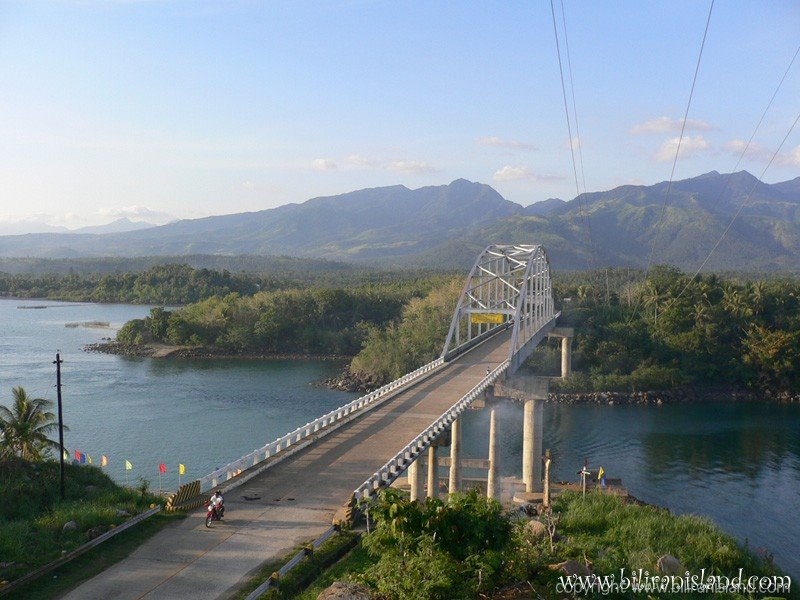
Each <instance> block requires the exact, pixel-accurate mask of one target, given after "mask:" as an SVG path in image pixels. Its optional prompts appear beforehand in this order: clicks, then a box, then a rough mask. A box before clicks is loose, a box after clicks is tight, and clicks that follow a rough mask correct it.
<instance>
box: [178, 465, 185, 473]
mask: <svg viewBox="0 0 800 600" xmlns="http://www.w3.org/2000/svg"><path fill="white" fill-rule="evenodd" d="M178 475H186V465H181V464H179V465H178Z"/></svg>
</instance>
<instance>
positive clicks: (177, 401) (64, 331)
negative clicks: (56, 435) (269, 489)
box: [0, 299, 356, 488]
mask: <svg viewBox="0 0 800 600" xmlns="http://www.w3.org/2000/svg"><path fill="white" fill-rule="evenodd" d="M18 306H47V308H45V309H28V310H22V309H19V308H17V307H18ZM148 312H149V307H146V306H131V305H121V304H116V305H114V304H64V303H57V302H47V301H39V300H18V299H0V402H3V403H6V404H10V398H11V388H12V387H14V386H17V385H21V386H23V387H24V388H25V390H26V391H27V392H28V393H30V394H34V395H36V396H39V397H44V398H48V399H50V400H55V398H56V392H55V388H54V386H55V366H54V365H53V364H52V363H53V360H54V359H55V353H56V351H57V350H61V356H62V359H63V360H64V364H63V365H62V382H63V385H64V388H63V398H64V422H65V423H66V424H67V425H68V426H69V428H70V430H69V431H68V432H66V433H65V436H64V443H65V446H66V447H67V448H68V449H69V450H70V452H73V451H74V450H76V449H77V450H80V451H81V452H84V453H86V454H88V455H89V456H91V457H92V458H93V460H94V461H95V463H98V462H99V460H100V456H101V455H106V456H107V457H108V460H109V466H108V473H109V474H110V475H111V476H112V477H114V478H116V479H118V480H120V481H125V478H126V477H127V478H128V481H129V482H134V481H136V480H137V478H138V477H145V478H147V479H148V480H150V482H151V484H153V485H154V486H156V487H158V485H159V472H158V464H159V463H161V462H163V463H165V464H166V465H167V468H168V473H167V475H166V476H165V481H164V487H165V488H166V487H169V488H174V487H176V485H177V465H178V464H179V463H182V464H184V465H186V476H187V477H189V478H195V477H200V476H202V475H205V474H206V473H209V472H210V471H212V470H213V469H215V468H216V467H218V466H222V465H223V464H226V463H228V462H230V461H231V460H234V459H235V458H239V457H240V456H242V455H244V454H247V453H248V452H251V451H252V450H254V449H256V448H258V447H260V446H262V445H264V444H265V443H266V442H267V441H271V440H274V439H275V438H278V437H280V436H281V435H283V434H284V433H287V432H288V431H291V430H292V429H294V428H295V427H298V426H300V425H302V424H303V423H306V422H308V421H309V420H310V419H312V418H315V417H317V416H319V415H322V414H323V413H325V412H327V411H329V410H331V409H333V408H335V407H337V406H340V405H342V404H345V403H346V402H348V401H349V400H350V399H351V398H353V397H355V396H356V395H355V394H348V393H346V392H339V391H334V390H328V389H326V388H322V387H317V386H314V385H312V383H313V382H316V381H319V380H320V379H322V378H324V377H327V376H329V375H330V374H332V373H334V372H335V371H336V370H337V368H338V366H337V365H336V364H333V363H330V362H322V361H286V360H281V361H277V360H276V361H242V360H152V359H144V358H126V357H120V356H113V355H107V354H98V353H88V352H84V351H82V347H83V346H84V345H86V344H88V343H92V342H98V341H101V339H102V338H103V337H113V336H114V335H115V333H116V331H115V330H114V329H92V328H86V327H77V328H68V327H65V324H66V323H69V322H84V321H107V322H109V323H110V324H111V326H112V327H115V328H118V327H120V326H121V325H122V324H123V323H124V322H125V321H127V320H129V319H134V318H141V317H143V316H145V315H147V314H148ZM125 460H129V461H130V462H131V463H132V464H133V467H134V468H133V470H132V471H130V472H127V473H126V472H125V469H124V464H125V463H124V461H125Z"/></svg>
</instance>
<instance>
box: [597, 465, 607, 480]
mask: <svg viewBox="0 0 800 600" xmlns="http://www.w3.org/2000/svg"><path fill="white" fill-rule="evenodd" d="M605 474H606V472H605V470H604V469H603V467H600V470H599V471H598V472H597V481H600V480H601V479H602V478H603V475H605Z"/></svg>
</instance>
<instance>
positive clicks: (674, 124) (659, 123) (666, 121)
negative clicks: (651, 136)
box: [630, 116, 715, 135]
mask: <svg viewBox="0 0 800 600" xmlns="http://www.w3.org/2000/svg"><path fill="white" fill-rule="evenodd" d="M682 125H683V121H682V120H680V119H672V118H670V117H663V116H662V117H656V118H655V119H650V120H649V121H645V122H644V123H639V124H638V125H634V126H633V127H631V130H630V133H631V134H632V135H642V134H648V133H671V132H680V130H681V127H682ZM712 129H715V127H714V126H713V125H710V124H709V123H706V122H705V121H700V120H698V119H686V131H711V130H712Z"/></svg>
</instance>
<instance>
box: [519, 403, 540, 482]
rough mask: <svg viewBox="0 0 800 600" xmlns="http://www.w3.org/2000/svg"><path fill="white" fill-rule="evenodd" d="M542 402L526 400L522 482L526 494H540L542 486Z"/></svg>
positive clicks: (523, 425)
mask: <svg viewBox="0 0 800 600" xmlns="http://www.w3.org/2000/svg"><path fill="white" fill-rule="evenodd" d="M542 408H543V407H542V400H525V405H524V416H523V421H522V481H523V482H524V483H525V491H526V492H538V491H540V490H541V485H542V461H541V456H542V434H543V430H544V427H543V423H542V420H543V414H542Z"/></svg>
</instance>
